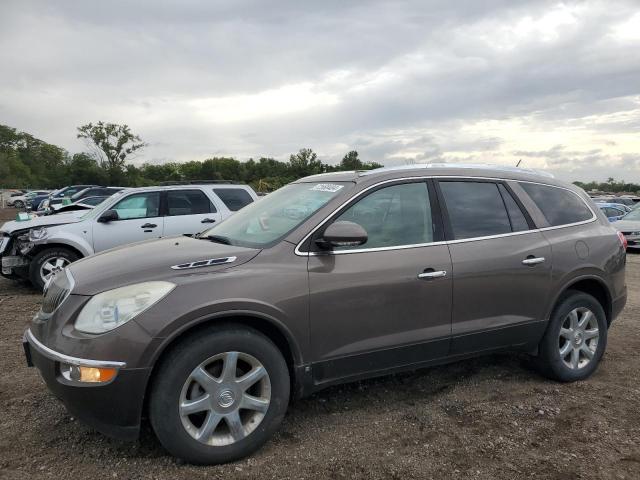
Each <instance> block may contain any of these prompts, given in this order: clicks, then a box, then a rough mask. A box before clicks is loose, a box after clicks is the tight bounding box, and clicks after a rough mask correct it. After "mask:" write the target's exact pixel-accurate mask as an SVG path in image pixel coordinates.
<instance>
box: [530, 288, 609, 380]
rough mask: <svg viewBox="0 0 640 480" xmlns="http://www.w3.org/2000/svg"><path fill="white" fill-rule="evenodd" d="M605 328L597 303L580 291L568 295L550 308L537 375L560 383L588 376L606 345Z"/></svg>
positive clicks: (602, 313) (602, 312) (604, 320)
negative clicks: (552, 309) (554, 306)
mask: <svg viewBox="0 0 640 480" xmlns="http://www.w3.org/2000/svg"><path fill="white" fill-rule="evenodd" d="M607 328H608V325H607V318H606V315H605V313H604V309H603V308H602V305H601V304H600V302H598V300H596V299H595V298H594V297H592V296H591V295H588V294H586V293H583V292H578V291H573V292H569V293H568V295H567V296H565V297H564V298H563V299H562V300H561V301H560V303H559V304H558V305H557V306H556V308H555V309H554V312H553V314H552V316H551V319H550V321H549V326H548V328H547V331H546V332H545V335H544V337H543V339H542V341H541V342H540V348H539V357H538V366H539V369H540V371H541V373H542V374H543V375H545V376H546V377H549V378H551V379H554V380H558V381H561V382H575V381H577V380H584V379H586V378H588V377H589V376H591V375H592V374H593V372H595V371H596V369H597V368H598V364H599V363H600V360H601V358H602V355H603V354H604V351H605V348H606V346H607Z"/></svg>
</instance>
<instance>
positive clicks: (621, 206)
mask: <svg viewBox="0 0 640 480" xmlns="http://www.w3.org/2000/svg"><path fill="white" fill-rule="evenodd" d="M595 203H596V204H597V205H599V204H603V203H604V204H607V205H610V206H613V207H615V208H619V209H620V210H622V211H624V212H626V213H629V212H630V211H631V210H633V209H634V208H636V207H637V205H638V204H635V203H634V204H633V205H631V206H628V205H625V204H624V203H615V202H605V201H602V200H598V201H597V202H595Z"/></svg>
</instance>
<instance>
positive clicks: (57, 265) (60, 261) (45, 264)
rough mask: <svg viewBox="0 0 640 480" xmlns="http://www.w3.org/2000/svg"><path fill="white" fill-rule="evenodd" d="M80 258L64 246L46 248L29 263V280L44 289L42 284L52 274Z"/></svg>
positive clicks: (38, 287)
mask: <svg viewBox="0 0 640 480" xmlns="http://www.w3.org/2000/svg"><path fill="white" fill-rule="evenodd" d="M78 258H80V257H79V256H78V254H77V253H75V252H73V251H71V250H69V249H67V248H64V247H54V248H47V249H45V250H42V251H41V252H39V253H37V254H36V256H35V257H33V259H32V260H31V263H30V264H29V280H31V283H32V284H33V286H34V287H36V288H37V289H38V290H42V289H44V284H45V283H46V282H47V280H49V278H50V277H51V276H52V275H55V274H56V273H57V272H59V271H61V270H62V269H63V268H65V267H66V266H67V265H69V264H70V263H72V262H75V261H76V260H78Z"/></svg>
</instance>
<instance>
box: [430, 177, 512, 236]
mask: <svg viewBox="0 0 640 480" xmlns="http://www.w3.org/2000/svg"><path fill="white" fill-rule="evenodd" d="M440 190H441V191H442V195H443V197H444V201H445V204H446V207H447V213H448V214H449V222H450V223H451V229H452V230H453V236H454V238H455V239H456V240H460V239H463V238H474V237H486V236H489V235H500V234H504V233H510V232H511V231H512V230H511V222H510V221H509V215H508V214H507V210H506V208H505V202H504V201H503V200H502V195H501V194H500V190H499V189H498V185H496V184H495V183H492V182H448V181H441V182H440ZM512 200H513V199H512ZM516 206H517V205H516ZM521 214H522V212H521Z"/></svg>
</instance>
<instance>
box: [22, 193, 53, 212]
mask: <svg viewBox="0 0 640 480" xmlns="http://www.w3.org/2000/svg"><path fill="white" fill-rule="evenodd" d="M49 195H50V194H49V193H43V194H41V195H36V196H34V197H32V198H30V199H29V200H27V202H26V208H27V210H33V211H36V210H38V207H39V206H40V205H42V203H43V202H44V201H45V200H48V199H49Z"/></svg>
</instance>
